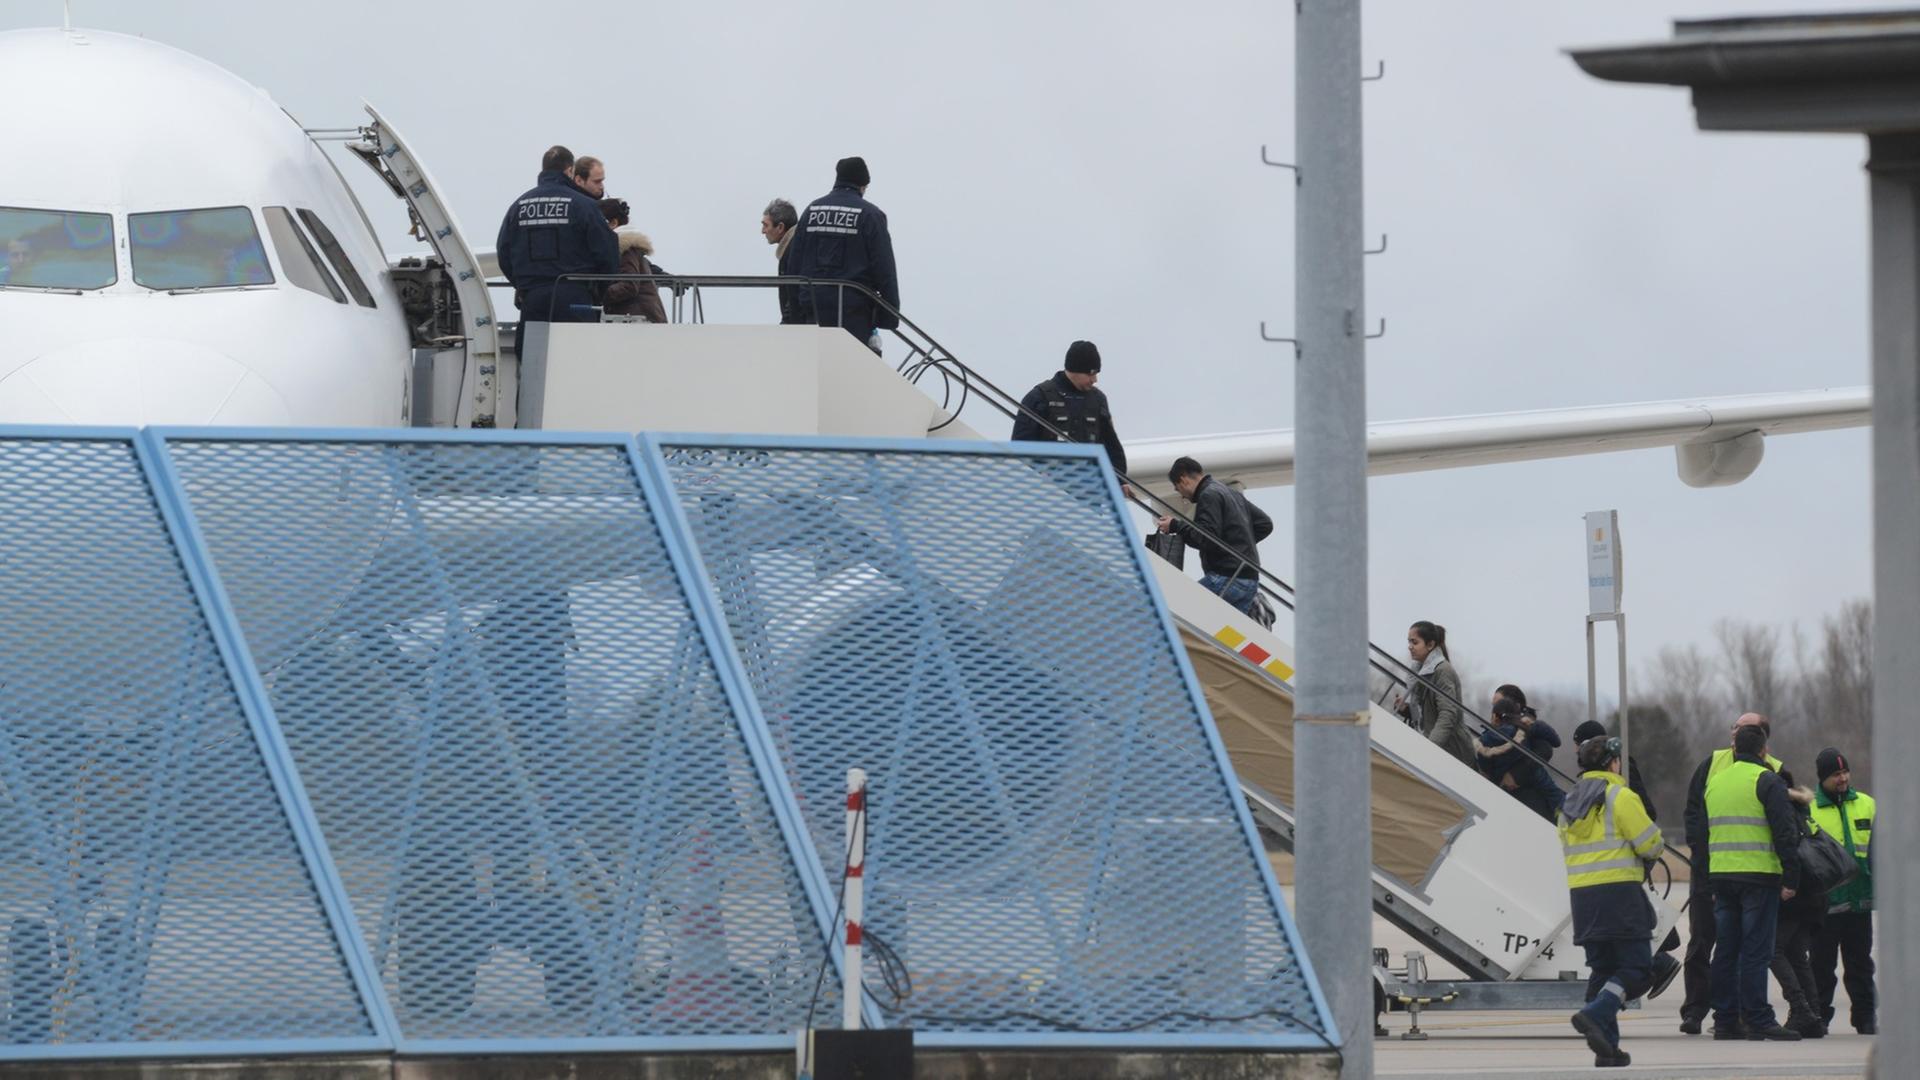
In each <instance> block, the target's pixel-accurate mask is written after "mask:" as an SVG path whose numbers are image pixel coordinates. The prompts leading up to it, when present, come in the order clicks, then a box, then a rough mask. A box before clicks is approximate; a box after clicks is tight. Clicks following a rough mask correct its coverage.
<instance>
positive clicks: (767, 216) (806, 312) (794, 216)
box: [760, 199, 813, 326]
mask: <svg viewBox="0 0 1920 1080" xmlns="http://www.w3.org/2000/svg"><path fill="white" fill-rule="evenodd" d="M799 223H800V215H799V214H798V213H797V212H796V211H795V210H794V209H793V204H792V203H790V202H788V201H787V200H785V199H775V200H773V201H772V202H770V203H768V204H767V208H766V209H765V210H763V211H761V213H760V235H761V236H763V237H765V238H766V240H767V243H769V244H772V245H773V264H774V272H775V273H777V274H779V275H780V276H781V277H799V276H800V251H799V249H798V248H796V247H795V246H794V243H793V238H794V231H795V226H797V225H798V224H799ZM776 291H777V292H778V293H779V295H780V323H781V325H783V326H785V325H792V324H805V325H808V326H811V325H813V297H812V295H811V294H810V293H809V292H808V290H806V289H804V288H802V287H801V286H798V285H782V286H780V287H779V288H778V289H777V290H776Z"/></svg>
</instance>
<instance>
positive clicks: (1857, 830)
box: [1813, 791, 1873, 859]
mask: <svg viewBox="0 0 1920 1080" xmlns="http://www.w3.org/2000/svg"><path fill="white" fill-rule="evenodd" d="M1842 817H1844V818H1846V821H1845V822H1844V823H1843V822H1842V821H1841V820H1840V819H1841V818H1842ZM1813 823H1814V824H1815V825H1818V826H1820V827H1821V828H1822V829H1825V830H1826V831H1827V835H1829V836H1831V837H1833V838H1834V839H1835V840H1838V841H1840V843H1841V844H1843V845H1844V844H1845V843H1846V842H1847V838H1848V836H1849V834H1851V836H1852V838H1853V853H1854V854H1855V855H1857V856H1859V857H1860V858H1862V859H1864V858H1866V857H1867V845H1868V844H1870V843H1872V842H1873V796H1871V795H1869V794H1867V793H1866V792H1864V791H1856V792H1854V793H1853V798H1851V799H1848V800H1847V801H1846V802H1843V803H1832V804H1829V805H1827V806H1821V805H1820V804H1819V803H1818V802H1817V801H1816V802H1815V803H1814V804H1813Z"/></svg>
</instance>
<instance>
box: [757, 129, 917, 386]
mask: <svg viewBox="0 0 1920 1080" xmlns="http://www.w3.org/2000/svg"><path fill="white" fill-rule="evenodd" d="M871 182H872V178H871V177H870V176H869V174H868V173H867V163H866V162H865V161H864V160H862V159H861V158H857V157H850V158H841V159H840V160H839V161H838V162H837V163H835V165H834V167H833V190H832V191H829V192H827V193H826V194H825V195H822V196H821V197H819V198H818V199H815V200H813V202H812V203H811V204H809V205H808V206H807V210H806V213H804V214H801V215H800V239H798V240H796V241H794V246H795V247H796V248H797V249H798V250H797V254H796V255H795V256H794V266H795V267H796V268H797V270H796V272H797V273H798V274H799V275H800V276H801V277H811V278H839V279H841V280H843V281H857V282H859V283H860V284H862V285H865V286H866V287H867V288H869V289H872V290H873V291H874V292H876V293H879V294H880V298H881V299H883V300H885V301H886V302H887V305H888V307H891V308H892V309H893V310H892V311H889V310H887V309H886V308H882V307H879V306H877V305H875V304H874V302H873V301H872V300H871V299H869V298H868V297H867V295H866V294H865V293H861V292H855V291H853V290H850V289H841V288H838V287H836V286H833V285H816V286H814V287H813V290H812V293H813V295H812V301H813V318H814V322H815V323H816V324H817V325H820V326H838V327H842V328H844V329H845V330H846V331H847V333H849V334H852V335H853V336H854V337H855V338H857V339H859V341H860V343H861V344H862V345H866V346H869V347H870V348H872V349H873V351H875V352H879V351H880V349H879V338H878V337H877V335H876V334H875V328H876V327H877V328H879V329H881V330H892V329H894V328H895V327H897V326H899V325H900V319H899V317H898V316H897V315H895V314H894V312H896V311H898V310H899V309H900V275H899V273H898V272H897V271H896V270H895V269H894V265H893V236H892V234H891V233H889V232H888V231H887V215H886V214H885V213H884V212H882V211H881V209H880V208H879V207H877V206H875V205H873V204H872V203H870V202H868V201H867V200H866V198H865V195H866V193H867V185H868V184H869V183H871ZM781 272H782V273H785V272H786V271H784V270H783V271H781Z"/></svg>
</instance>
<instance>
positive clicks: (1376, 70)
mask: <svg viewBox="0 0 1920 1080" xmlns="http://www.w3.org/2000/svg"><path fill="white" fill-rule="evenodd" d="M1386 77H1387V62H1386V61H1385V60H1375V61H1374V62H1373V74H1371V75H1362V76H1360V81H1361V82H1379V81H1380V80H1381V79H1384V78H1386Z"/></svg>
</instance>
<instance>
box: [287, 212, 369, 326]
mask: <svg viewBox="0 0 1920 1080" xmlns="http://www.w3.org/2000/svg"><path fill="white" fill-rule="evenodd" d="M300 220H301V221H304V222H306V223H307V228H309V229H312V230H313V238H314V239H315V240H318V241H320V250H321V251H324V252H326V253H327V261H328V262H330V263H332V264H333V269H334V271H335V272H337V273H338V274H339V275H340V280H341V281H343V282H345V283H346V286H347V291H348V292H350V293H352V294H353V302H354V303H356V304H359V305H360V306H361V307H372V306H373V294H372V293H370V292H368V291H367V283H366V282H364V281H362V280H360V272H359V271H357V270H355V269H354V268H353V262H352V260H350V259H348V258H347V253H346V252H345V251H344V250H342V249H341V247H340V241H339V240H336V239H335V238H334V235H333V230H332V229H329V228H327V223H326V222H324V221H321V220H320V215H319V214H316V213H314V212H313V211H311V210H302V211H300Z"/></svg>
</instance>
